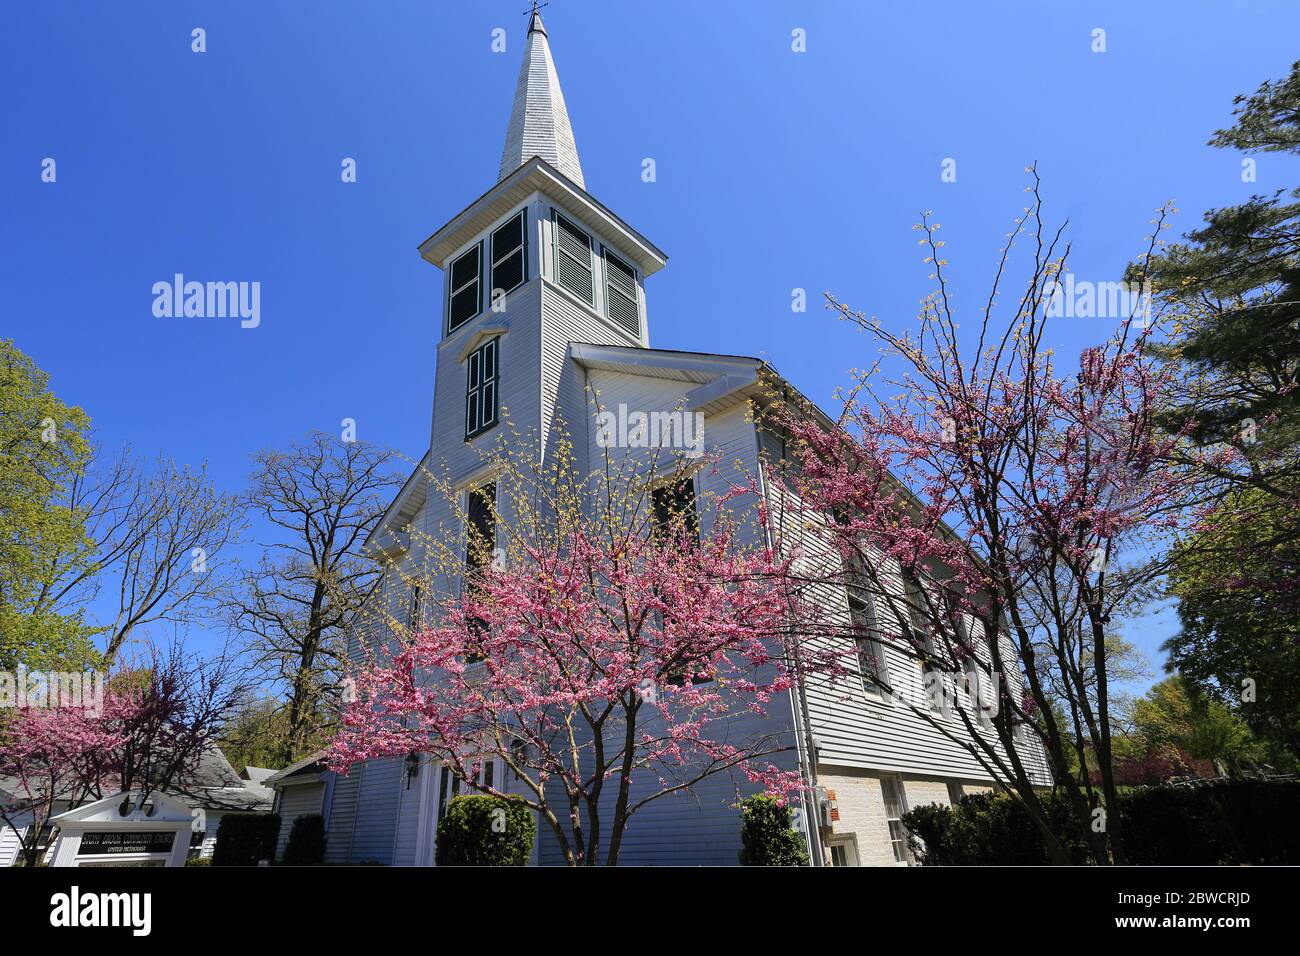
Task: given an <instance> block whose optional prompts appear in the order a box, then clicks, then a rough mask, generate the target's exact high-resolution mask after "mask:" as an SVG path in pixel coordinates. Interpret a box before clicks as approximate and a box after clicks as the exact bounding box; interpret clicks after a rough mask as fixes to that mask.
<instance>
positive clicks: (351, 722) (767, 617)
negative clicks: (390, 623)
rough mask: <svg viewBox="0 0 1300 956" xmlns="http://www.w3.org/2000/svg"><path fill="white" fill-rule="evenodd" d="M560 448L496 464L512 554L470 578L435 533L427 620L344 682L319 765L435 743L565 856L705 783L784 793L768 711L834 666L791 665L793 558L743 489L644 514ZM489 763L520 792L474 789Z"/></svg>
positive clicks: (586, 853)
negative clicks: (344, 704) (528, 813)
mask: <svg viewBox="0 0 1300 956" xmlns="http://www.w3.org/2000/svg"><path fill="white" fill-rule="evenodd" d="M562 447H563V446H562ZM556 458H557V459H558V461H555V460H553V462H552V464H551V465H550V466H549V469H541V470H538V469H534V468H533V466H531V465H530V464H527V463H526V461H527V459H526V457H525V456H512V455H507V454H499V455H497V456H495V457H494V459H493V465H494V472H495V480H496V488H497V493H496V499H495V500H496V505H495V510H496V517H497V518H498V519H499V520H498V522H497V525H498V527H499V528H501V529H502V530H501V534H502V535H503V536H504V537H505V538H506V540H507V545H506V547H505V549H504V551H505V553H506V556H507V557H506V559H505V560H504V561H501V562H493V563H485V564H483V565H482V566H480V567H476V568H473V569H471V571H470V572H469V574H468V580H467V581H466V584H465V586H464V587H459V588H458V587H456V586H455V584H454V579H455V578H456V577H458V576H459V575H460V573H461V572H462V570H463V569H462V567H461V566H460V562H462V561H463V560H464V558H463V553H464V552H463V551H462V548H463V546H464V543H463V541H462V540H461V539H458V538H452V539H451V541H450V543H448V541H447V538H446V537H444V536H442V535H432V536H430V540H429V541H428V542H426V547H428V548H430V549H432V550H434V551H438V550H439V549H444V550H445V554H443V558H444V561H443V562H442V563H441V565H440V567H441V568H442V571H443V572H445V574H440V573H435V574H432V575H430V578H431V579H430V580H425V581H424V582H422V590H423V593H425V594H429V595H434V596H436V597H435V604H436V607H435V610H434V619H433V621H432V623H431V624H430V625H429V626H427V627H423V628H417V629H415V630H414V631H413V633H410V634H408V635H406V637H405V639H404V640H403V641H401V642H400V643H399V644H398V646H397V647H396V648H393V650H392V653H387V654H381V655H377V656H376V659H375V660H374V662H373V663H372V664H371V665H370V666H368V667H366V668H364V669H363V670H361V671H360V672H359V673H358V674H357V675H356V676H355V680H356V687H357V695H356V698H357V699H356V701H355V703H354V704H353V705H352V706H351V707H350V708H349V710H348V711H347V713H346V715H345V718H344V727H343V731H342V732H341V733H340V735H339V736H338V737H337V738H336V740H335V741H334V743H333V746H332V749H331V757H330V762H331V765H332V766H333V767H334V768H335V769H337V770H340V771H346V770H347V768H348V767H349V766H350V765H352V764H354V763H356V762H358V761H362V760H369V759H375V758H380V757H393V756H404V755H406V754H408V753H411V752H419V753H427V754H430V755H432V756H433V757H434V758H435V759H436V760H438V761H440V762H441V763H442V764H444V765H445V766H447V767H448V768H449V770H450V772H451V773H452V774H454V775H455V776H456V777H457V778H459V779H460V780H461V781H463V782H464V784H465V785H466V787H467V788H468V789H473V790H476V791H479V792H483V793H489V794H492V795H495V796H499V797H507V796H508V797H509V798H510V799H517V800H521V801H523V802H524V803H525V804H526V805H527V806H529V807H531V808H532V809H534V810H535V811H536V812H537V813H538V815H539V817H540V818H541V819H542V820H543V821H544V822H545V823H546V824H547V825H548V826H549V827H550V829H551V831H552V832H553V833H554V834H555V837H556V840H557V842H558V844H559V846H560V848H561V850H562V852H563V854H564V857H565V859H566V860H567V862H568V863H569V864H570V865H581V864H589V865H591V864H597V863H600V862H604V863H606V864H610V865H612V864H614V863H617V861H618V856H619V851H620V847H621V844H622V839H623V835H624V832H625V830H626V827H627V825H628V823H629V821H630V820H631V819H632V818H633V817H634V816H635V815H636V814H637V813H638V812H639V811H641V810H642V809H643V808H645V807H646V806H647V805H649V804H651V803H653V802H654V801H656V800H659V799H662V798H663V797H665V796H668V795H671V794H676V793H682V792H686V791H690V790H691V789H693V788H695V787H696V786H697V785H699V784H700V783H701V782H702V781H704V780H706V779H708V778H710V777H713V776H715V775H719V774H729V775H732V776H733V777H734V778H735V780H736V784H737V786H738V787H740V786H744V787H748V788H749V789H753V788H762V789H764V790H766V791H768V792H770V793H773V794H777V795H780V796H782V797H785V796H788V795H789V794H791V793H792V792H795V791H797V790H798V789H799V788H800V787H801V786H802V781H801V776H800V773H799V771H798V770H797V769H793V768H792V767H793V762H792V761H791V760H789V759H788V756H789V755H790V754H792V752H793V750H794V748H795V740H794V736H793V730H792V729H791V728H790V727H789V726H788V725H787V724H786V723H784V722H772V723H768V724H766V726H767V727H770V728H774V729H764V727H765V721H764V717H765V715H766V714H767V713H768V709H769V707H771V706H772V704H773V702H774V701H777V700H778V699H781V700H784V699H786V695H787V694H788V692H789V691H790V689H791V686H792V684H793V682H794V681H795V679H796V677H797V676H798V674H799V673H800V672H801V671H807V670H810V669H813V668H816V669H819V670H822V671H825V672H834V671H836V669H837V666H838V665H837V662H836V661H835V659H834V655H831V654H818V655H812V656H811V657H810V658H808V659H805V660H804V662H803V663H801V664H797V663H795V659H794V655H793V654H792V653H791V644H792V641H793V636H792V628H791V621H792V608H794V607H797V605H798V603H799V600H800V599H799V595H798V593H797V588H796V587H795V586H794V585H793V578H792V575H791V572H790V563H791V559H790V558H789V557H782V556H780V555H778V554H777V553H776V552H775V551H774V550H773V549H772V548H771V547H770V546H768V545H767V544H766V543H765V538H766V536H765V534H764V533H763V530H764V529H763V524H764V522H765V521H766V520H767V511H766V508H765V506H764V505H763V503H762V500H761V498H760V496H758V494H757V489H756V487H755V486H753V485H748V486H738V487H735V488H732V489H731V490H729V491H728V492H727V493H725V494H722V495H719V496H718V497H717V499H716V500H713V501H707V499H703V500H702V501H701V503H700V508H699V510H700V514H699V515H698V516H695V515H690V516H688V515H686V514H675V515H673V516H672V518H671V519H670V520H669V521H668V522H667V523H665V522H663V521H662V520H660V521H658V522H656V520H655V517H654V515H653V509H652V508H651V507H650V501H649V497H648V489H649V483H648V482H647V481H646V480H645V479H644V476H640V477H638V473H637V472H636V471H635V469H634V468H632V467H631V466H630V465H628V466H627V467H624V468H619V467H617V466H610V465H609V463H607V467H606V468H605V469H604V470H602V471H599V472H597V473H596V474H594V475H589V476H583V477H576V476H575V475H574V474H573V472H572V470H571V465H570V464H569V462H568V460H567V459H566V458H565V455H564V452H563V451H561V452H559V453H558V454H557V456H556ZM521 462H523V463H521ZM686 464H687V462H686V461H685V460H682V461H679V462H677V467H678V469H679V470H678V471H677V472H676V474H675V478H671V479H669V480H680V478H681V477H683V476H684V475H685V472H683V471H681V470H680V469H682V468H684V467H685V466H686ZM711 467H713V466H712V465H710V464H708V463H706V464H705V465H704V468H705V470H706V472H707V470H708V469H710V468H711ZM445 490H446V491H448V492H449V493H450V494H449V497H448V500H449V502H451V504H452V506H453V508H455V507H458V503H459V498H458V496H457V495H456V494H455V493H454V489H451V488H446V489H445ZM697 517H698V519H699V524H700V525H701V526H702V529H701V530H702V533H701V532H697V530H696V518H697ZM432 563H433V564H435V565H438V564H439V562H438V561H437V560H436V559H435V560H433V561H432ZM444 579H452V580H453V583H452V584H451V585H446V584H445V580H444ZM439 581H444V585H445V586H444V587H443V588H442V590H441V591H440V590H439V586H438V582H439ZM782 755H786V759H784V760H783V759H782ZM486 760H500V761H501V762H502V764H503V765H504V766H505V768H507V770H508V771H509V774H508V776H509V777H510V778H511V780H513V781H517V784H518V785H517V786H515V787H513V788H511V789H507V784H506V781H504V780H501V779H495V780H493V781H492V782H491V783H488V782H487V781H486V777H485V775H484V774H482V773H481V772H480V770H481V766H482V764H483V762H484V761H486Z"/></svg>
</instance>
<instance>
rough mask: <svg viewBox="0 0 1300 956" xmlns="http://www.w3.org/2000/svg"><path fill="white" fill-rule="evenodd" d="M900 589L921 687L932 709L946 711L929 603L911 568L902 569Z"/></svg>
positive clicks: (944, 688) (942, 677)
mask: <svg viewBox="0 0 1300 956" xmlns="http://www.w3.org/2000/svg"><path fill="white" fill-rule="evenodd" d="M903 593H904V594H905V595H906V597H907V605H908V609H909V611H908V613H909V614H910V617H911V627H912V647H913V648H914V649H915V650H916V652H917V654H919V655H920V657H921V678H922V690H923V691H924V692H925V695H926V698H927V700H928V701H929V705H930V709H931V710H933V711H937V712H939V713H946V712H947V704H948V700H947V696H948V695H947V685H946V684H945V682H944V675H943V670H942V669H941V668H940V667H939V666H938V659H939V655H938V653H937V652H936V650H935V646H934V633H933V630H932V628H931V625H930V617H929V605H928V604H927V599H926V595H925V590H924V585H922V584H921V581H920V579H919V578H918V577H917V576H916V573H915V572H914V571H911V570H904V571H903Z"/></svg>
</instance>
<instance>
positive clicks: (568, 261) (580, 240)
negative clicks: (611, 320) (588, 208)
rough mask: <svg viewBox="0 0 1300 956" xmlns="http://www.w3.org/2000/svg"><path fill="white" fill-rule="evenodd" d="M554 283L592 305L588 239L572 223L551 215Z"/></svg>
mask: <svg viewBox="0 0 1300 956" xmlns="http://www.w3.org/2000/svg"><path fill="white" fill-rule="evenodd" d="M555 281H556V282H558V283H559V284H560V285H562V286H563V287H564V288H566V289H568V290H569V291H570V292H572V293H573V294H574V295H576V296H578V297H579V298H581V299H582V300H583V301H584V302H586V303H587V304H589V305H595V300H594V299H593V298H592V292H593V289H592V281H591V240H590V239H589V238H588V237H587V234H586V233H584V232H583V231H582V230H581V229H579V228H578V227H577V226H575V225H573V223H571V222H569V221H568V220H567V219H565V218H564V217H563V216H561V215H560V214H559V213H556V214H555Z"/></svg>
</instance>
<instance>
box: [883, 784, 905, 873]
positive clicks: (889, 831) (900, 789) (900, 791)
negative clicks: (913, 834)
mask: <svg viewBox="0 0 1300 956" xmlns="http://www.w3.org/2000/svg"><path fill="white" fill-rule="evenodd" d="M891 787H892V788H893V789H894V796H895V798H896V800H897V803H898V816H897V817H891V816H890V815H889V790H888V788H891ZM880 796H881V799H882V801H883V802H884V805H885V833H886V835H887V836H888V839H889V846H890V852H891V853H893V856H894V865H895V866H911V864H912V862H913V861H912V849H911V847H909V846H908V845H907V826H906V825H905V824H904V823H903V817H905V816H906V815H907V809H908V808H907V790H906V788H905V787H904V786H903V778H902V777H900V776H898V775H896V774H881V776H880ZM893 823H897V824H898V827H899V829H900V830H902V832H903V842H902V854H903V858H902V859H901V860H900V859H899V858H898V851H897V850H896V849H894V844H895V839H894V830H893V827H892V826H891V824H893Z"/></svg>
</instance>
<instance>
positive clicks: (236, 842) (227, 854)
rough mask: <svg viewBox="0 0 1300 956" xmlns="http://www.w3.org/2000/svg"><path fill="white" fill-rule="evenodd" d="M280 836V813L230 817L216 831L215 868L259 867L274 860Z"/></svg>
mask: <svg viewBox="0 0 1300 956" xmlns="http://www.w3.org/2000/svg"><path fill="white" fill-rule="evenodd" d="M279 836H280V815H279V814H278V813H228V814H226V815H225V816H223V817H222V818H221V824H220V825H219V826H218V827H217V845H216V846H215V847H214V848H213V850H212V865H213V866H257V864H258V862H259V861H260V860H273V859H275V841H276V839H277V838H278V837H279Z"/></svg>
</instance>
